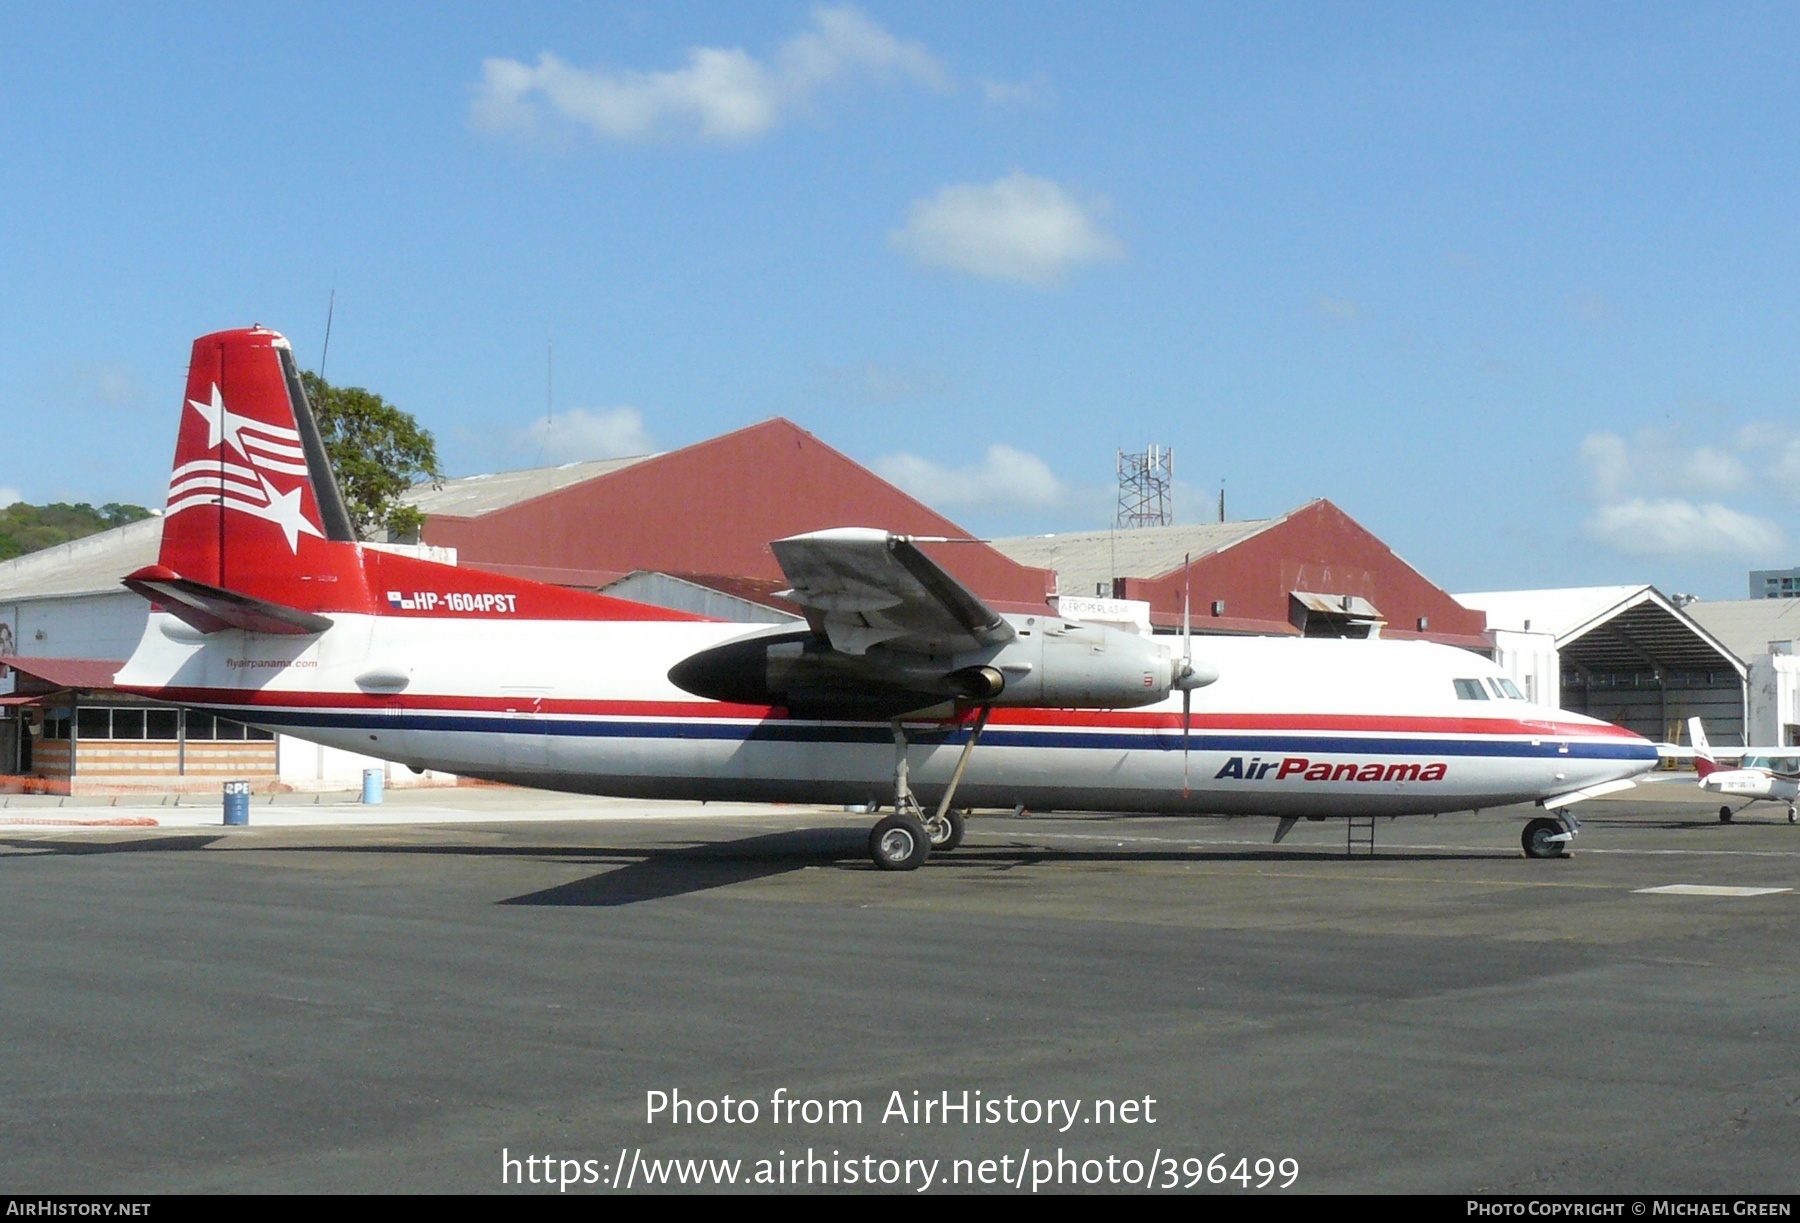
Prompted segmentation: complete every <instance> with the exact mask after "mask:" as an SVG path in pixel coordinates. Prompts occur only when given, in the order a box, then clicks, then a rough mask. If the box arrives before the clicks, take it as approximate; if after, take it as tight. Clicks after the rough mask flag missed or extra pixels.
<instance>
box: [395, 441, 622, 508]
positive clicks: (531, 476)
mask: <svg viewBox="0 0 1800 1223" xmlns="http://www.w3.org/2000/svg"><path fill="white" fill-rule="evenodd" d="M655 457H656V456H655V455H653V454H638V455H632V456H631V457H629V458H623V459H589V460H587V461H586V462H581V463H563V464H561V465H560V466H557V467H527V468H524V469H522V470H519V471H497V472H493V473H492V474H489V475H484V476H459V477H457V478H456V479H454V480H445V481H444V483H443V485H442V487H439V488H433V487H432V486H431V485H429V484H420V485H418V486H416V487H415V488H413V489H412V490H411V491H410V492H408V493H407V494H406V495H405V497H403V498H402V500H403V501H405V502H406V504H408V505H411V506H415V507H417V508H418V509H419V510H422V511H423V512H424V513H427V514H445V515H448V516H450V517H453V518H470V517H473V516H475V515H477V514H488V513H492V512H493V511H495V510H503V509H505V508H506V507H507V506H509V505H517V504H519V502H521V501H530V500H531V499H532V498H533V497H542V496H544V495H545V494H546V493H553V492H556V491H557V490H558V489H562V488H567V487H569V486H570V485H571V484H580V483H582V482H583V481H586V480H593V479H596V478H598V477H600V476H606V475H611V474H612V473H613V472H615V471H623V470H624V469H625V468H627V467H630V466H632V465H633V464H634V463H642V462H643V461H644V460H645V459H653V458H655Z"/></svg>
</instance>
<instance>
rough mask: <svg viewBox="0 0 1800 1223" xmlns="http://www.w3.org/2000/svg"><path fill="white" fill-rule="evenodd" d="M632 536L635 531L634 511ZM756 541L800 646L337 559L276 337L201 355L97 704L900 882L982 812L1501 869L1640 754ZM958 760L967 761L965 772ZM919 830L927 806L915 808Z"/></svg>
mask: <svg viewBox="0 0 1800 1223" xmlns="http://www.w3.org/2000/svg"><path fill="white" fill-rule="evenodd" d="M647 512H648V511H647ZM922 542H925V543H928V541H918V540H912V539H908V538H905V537H901V536H894V535H890V534H888V533H887V532H885V531H880V530H872V529H865V528H846V529H839V530H828V531H818V532H814V533H811V534H806V535H799V536H795V537H793V538H790V539H783V540H777V541H775V542H774V544H773V549H774V552H775V555H776V557H777V558H778V560H779V562H780V564H781V567H782V569H783V570H784V571H785V573H786V574H787V577H788V580H789V582H790V583H791V584H792V586H793V590H792V591H791V592H790V595H789V597H790V598H791V599H792V600H793V601H794V602H796V603H798V604H799V605H800V606H801V607H802V608H804V610H805V612H806V621H805V623H800V622H794V623H793V624H781V625H746V624H740V623H723V622H720V621H717V620H712V619H708V618H705V617H701V616H696V615H690V614H687V613H684V612H679V611H672V610H668V609H664V608H658V607H650V606H645V605H642V604H637V603H632V602H627V601H624V600H620V599H616V598H609V597H607V596H604V595H600V594H592V593H586V592H581V591H573V590H568V589H564V588H561V587H557V586H550V585H543V584H539V583H535V582H529V581H523V580H519V579H515V578H510V577H506V576H502V575H498V574H493V573H486V572H483V571H481V570H479V569H474V568H466V567H459V566H455V565H444V564H436V563H432V562H429V561H425V560H421V559H419V558H417V557H416V556H412V555H407V554H404V553H402V552H397V551H392V550H384V549H383V548H381V547H379V546H376V545H369V544H362V543H359V542H357V539H356V535H355V532H354V530H353V528H352V524H351V521H350V518H349V516H348V514H347V512H346V510H345V507H344V502H343V498H342V496H341V495H340V493H339V491H338V487H337V483H336V480H335V479H334V477H333V475H332V472H331V468H330V465H329V463H328V461H327V459H326V457H325V451H324V447H323V445H322V443H321V441H320V437H319V433H318V429H317V427H316V425H315V424H314V421H313V418H312V413H311V409H310V408H309V407H308V406H307V403H306V397H305V393H304V391H303V390H302V389H301V383H300V378H299V371H298V369H297V367H296V366H295V363H294V358H293V354H292V352H291V350H290V349H289V347H288V344H287V342H286V341H285V340H284V339H282V337H281V336H279V335H277V334H276V333H274V332H272V331H268V330H265V329H262V328H250V329H247V330H237V331H224V332H219V333H217V334H214V335H209V336H205V337H202V338H201V339H199V340H197V341H195V344H194V350H193V361H192V365H191V366H190V369H189V372H188V382H187V394H186V401H185V404H184V406H183V409H182V420H181V428H180V433H179V438H178V442H177V446H176V451H175V465H174V473H173V476H172V477H171V479H170V482H169V499H168V505H167V508H166V510H165V511H164V518H163V538H162V550H161V553H160V556H159V559H158V563H157V564H155V565H152V566H149V567H147V568H144V569H141V570H139V571H137V572H135V573H133V574H131V575H130V576H129V577H128V578H127V579H126V585H127V586H128V587H130V588H131V589H132V590H134V591H136V592H138V593H139V594H141V595H143V596H144V597H145V598H147V599H149V600H150V601H151V603H152V604H153V610H152V613H151V615H150V618H149V622H148V626H147V627H146V629H145V632H144V636H143V638H142V640H141V642H140V643H139V645H138V647H137V649H136V651H135V652H134V653H133V654H132V657H131V659H130V660H129V662H127V664H126V665H125V667H124V669H123V670H122V671H121V672H120V673H119V675H118V677H117V679H116V681H115V682H116V684H117V686H118V687H119V688H121V689H123V690H125V691H129V692H134V693H139V694H142V695H144V696H146V697H151V698H155V699H158V700H163V701H168V702H172V703H175V704H181V705H188V706H193V707H196V708H201V709H206V710H211V711H213V712H215V713H217V714H220V715H223V716H226V717H230V718H233V719H237V720H239V721H243V722H247V723H250V724H252V725H256V726H260V727H264V728H267V729H270V730H276V731H281V732H283V733H286V734H290V735H295V736H298V737H300V738H302V739H306V740H311V741H313V742H317V743H322V744H326V745H329V746H332V747H338V748H343V749H346V750H350V751H357V752H363V753H366V754H368V755H372V756H377V757H381V758H384V759H387V760H391V761H395V762H398V763H402V764H405V765H409V766H411V767H413V768H415V769H426V768H431V769H440V770H444V771H448V772H453V773H457V774H461V775H463V776H468V777H477V778H488V779H492V780H497V781H504V782H513V783H518V784H522V785H528V786H537V787H541V788H546V789H556V790H569V791H576V792H581V793H590V794H607V795H620V796H635V797H645V798H669V799H712V800H738V801H781V802H803V803H831V804H838V803H843V804H847V805H848V804H870V805H871V807H872V808H874V807H875V806H877V805H884V806H891V807H892V808H893V812H892V814H890V815H888V816H886V817H885V818H883V819H881V820H880V821H879V822H878V823H877V824H876V825H875V827H874V830H873V832H872V833H871V835H870V840H869V843H870V853H871V856H872V857H873V858H874V860H875V862H876V863H877V864H879V865H880V866H883V867H886V868H889V869H910V868H913V867H916V866H918V865H920V864H921V863H922V862H924V861H925V860H926V858H927V857H928V856H929V854H930V853H931V852H932V850H933V848H936V849H939V850H943V849H950V848H954V847H955V845H956V844H957V843H958V842H960V840H961V838H962V832H963V825H962V818H961V815H960V814H959V811H960V810H963V809H966V808H968V807H974V806H985V807H1004V808H1013V807H1025V808H1030V809H1037V810H1050V809H1054V810H1103V811H1132V812H1164V813H1187V814H1196V815H1197V814H1227V815H1267V816H1274V817H1277V818H1278V819H1279V820H1280V824H1279V825H1278V828H1277V831H1276V834H1275V839H1276V840H1277V841H1279V840H1280V839H1281V838H1282V837H1283V836H1285V835H1286V834H1287V832H1288V831H1289V830H1290V829H1291V828H1292V827H1293V826H1294V824H1295V822H1296V821H1297V820H1300V819H1325V818H1330V817H1338V818H1345V817H1349V818H1365V817H1377V816H1399V815H1414V814H1430V813H1437V812H1446V811H1460V810H1469V809H1482V808H1489V807H1499V806H1505V805H1508V804H1512V803H1519V802H1528V801H1535V802H1537V803H1539V804H1540V805H1541V806H1543V807H1544V808H1546V810H1547V811H1549V812H1551V813H1553V814H1552V815H1547V816H1545V817H1540V818H1537V819H1533V820H1532V821H1531V822H1530V823H1529V824H1528V825H1527V827H1526V829H1525V835H1524V847H1525V852H1526V853H1527V854H1528V855H1530V856H1532V857H1550V856H1556V855H1559V854H1562V853H1563V852H1565V851H1566V848H1567V843H1568V841H1569V839H1570V838H1571V837H1572V836H1573V835H1574V834H1575V832H1576V831H1577V829H1578V825H1577V824H1576V822H1575V821H1574V820H1573V819H1572V818H1570V817H1569V816H1568V814H1567V807H1568V805H1569V804H1571V803H1573V802H1575V801H1577V800H1580V799H1583V798H1588V797H1592V796H1594V795H1597V794H1602V793H1607V792H1610V791H1612V790H1616V789H1620V788H1623V787H1626V786H1629V785H1631V784H1632V783H1631V781H1630V780H1629V779H1630V778H1631V777H1632V776H1633V775H1635V774H1637V773H1640V772H1642V771H1644V770H1646V769H1649V768H1651V767H1652V766H1653V765H1655V763H1656V759H1657V755H1656V749H1655V748H1654V747H1653V746H1652V745H1651V744H1650V743H1648V742H1646V741H1645V740H1643V739H1641V738H1639V737H1638V736H1637V735H1634V734H1631V733H1630V732H1628V731H1624V730H1621V729H1619V728H1618V727H1615V726H1611V725H1608V724H1606V723H1604V722H1598V721H1595V720H1593V719H1590V718H1585V717H1582V716H1579V715H1577V714H1572V713H1566V712H1562V711H1559V710H1554V709H1548V708H1543V707H1539V706H1537V705H1534V704H1532V703H1530V702H1528V701H1526V700H1524V699H1523V698H1522V697H1521V696H1520V695H1519V693H1518V690H1517V689H1516V688H1514V687H1513V686H1512V684H1511V682H1510V681H1509V680H1507V679H1506V678H1505V677H1504V676H1503V675H1502V674H1501V673H1500V671H1499V669H1498V668H1497V667H1495V666H1494V665H1493V664H1492V663H1491V662H1489V661H1488V660H1486V659H1483V658H1481V657H1479V656H1477V655H1475V654H1472V653H1470V652H1467V651H1464V650H1459V649H1454V648H1452V647H1448V646H1441V645H1435V644H1431V643H1426V642H1418V641H1382V640H1355V641H1338V640H1309V639H1279V638H1254V637H1244V638H1226V637H1207V638H1203V639H1202V641H1203V645H1202V647H1201V648H1200V649H1199V650H1197V651H1196V650H1195V648H1194V642H1193V641H1192V639H1191V638H1189V637H1188V636H1187V634H1186V633H1185V632H1184V633H1183V635H1182V636H1181V637H1180V638H1167V637H1165V638H1162V639H1155V638H1147V637H1143V636H1140V635H1137V634H1133V633H1130V632H1126V631H1123V630H1119V629H1114V628H1109V627H1103V626H1099V625H1093V624H1085V623H1081V622H1078V621H1075V620H1071V619H1068V618H1065V617H1059V616H1057V615H1056V614H1054V613H1053V612H1051V611H1050V610H1049V609H1048V608H1046V610H1045V612H1044V613H1042V614H1038V615H1018V614H1005V615H1002V614H999V613H997V612H995V611H993V610H991V609H990V608H988V607H987V606H986V605H985V604H984V603H983V602H982V601H981V600H980V599H979V598H977V597H976V596H975V595H974V594H973V593H971V592H970V591H969V590H968V589H967V588H965V587H964V586H963V585H962V584H961V583H959V582H958V581H957V580H956V579H955V578H953V577H952V576H951V575H950V574H949V573H948V572H946V571H945V570H944V569H943V568H942V567H940V566H939V565H938V564H937V562H936V561H934V560H933V559H932V558H931V556H930V555H929V554H928V552H927V550H926V548H922V547H921V546H920V544H921V543H922ZM977 744H979V749H977ZM923 804H933V806H932V807H931V808H929V809H928V808H927V807H926V806H925V805H923Z"/></svg>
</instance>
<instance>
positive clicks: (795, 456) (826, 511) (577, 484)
mask: <svg viewBox="0 0 1800 1223" xmlns="http://www.w3.org/2000/svg"><path fill="white" fill-rule="evenodd" d="M557 473H566V474H568V475H569V476H571V477H572V478H571V479H570V480H569V481H567V482H561V483H559V482H558V481H557V480H556V475H557ZM511 474H514V473H509V475H511ZM518 474H526V475H530V474H537V475H539V476H540V477H541V478H540V481H539V484H537V485H532V484H522V483H520V482H519V481H517V480H516V479H514V480H509V479H508V477H507V476H497V477H475V478H473V479H470V480H458V481H453V482H451V483H450V484H448V485H446V487H445V488H443V489H441V490H435V491H421V492H420V493H419V494H418V495H417V496H416V497H415V498H414V499H413V500H414V502H415V504H417V505H418V507H419V508H420V509H422V510H424V511H425V513H426V514H427V515H428V518H427V521H426V524H425V528H424V531H423V542H424V543H426V544H430V545H433V546H436V547H445V548H455V549H456V552H457V556H458V558H459V562H460V563H461V564H464V565H469V566H473V567H475V568H479V569H489V570H493V571H495V572H498V573H506V574H510V575H513V576H516V577H524V578H533V579H536V580H538V581H549V582H559V583H562V584H564V585H578V586H595V587H599V586H605V585H608V584H610V583H611V582H613V581H615V580H617V579H618V578H621V577H623V576H625V575H626V574H628V573H631V572H634V571H638V570H646V571H653V572H659V573H672V574H687V575H693V574H712V575H718V576H721V577H726V578H753V579H761V580H764V581H777V580H779V579H780V578H781V566H780V565H778V564H776V562H775V554H774V553H773V552H771V551H770V549H769V543H770V541H771V540H776V539H783V538H786V537H787V536H789V535H798V534H801V533H803V532H806V531H817V530H823V529H825V528H827V527H848V526H870V527H880V528H883V529H885V530H888V531H893V532H896V533H898V534H904V535H925V536H945V537H948V538H951V539H960V540H970V541H971V542H967V543H958V544H932V545H926V549H925V550H926V551H927V552H929V553H930V554H931V555H932V557H933V559H935V560H936V561H937V562H938V563H939V564H941V565H943V566H944V568H946V569H948V570H949V571H950V572H951V573H953V574H955V575H956V576H957V577H958V578H960V579H961V580H962V581H963V582H964V583H966V584H967V585H968V586H969V587H970V588H971V589H972V590H974V591H976V592H977V593H978V594H980V595H981V596H982V597H983V598H985V599H987V600H988V601H989V602H990V603H992V604H994V605H995V606H996V607H998V608H999V609H1000V610H1003V611H1012V610H1026V609H1032V610H1039V609H1042V608H1043V606H1044V599H1045V596H1046V595H1048V594H1051V593H1052V592H1053V586H1052V581H1053V577H1052V575H1050V574H1048V573H1045V572H1044V571H1042V570H1040V569H1036V568H1033V567H1031V566H1029V565H1023V564H1020V563H1019V562H1017V561H1015V560H1011V559H1009V558H1007V557H1005V556H1003V555H1001V554H1000V553H999V552H997V551H995V550H994V549H993V548H991V547H989V546H988V545H986V544H983V543H976V542H973V541H972V540H973V537H972V536H970V534H969V533H968V532H967V531H965V530H964V529H963V528H962V527H959V526H957V525H956V524H955V523H954V522H951V521H950V520H949V519H948V518H945V517H944V516H943V515H942V514H939V513H937V512H936V511H934V510H932V509H930V508H928V507H927V506H925V505H924V504H922V503H920V502H918V501H916V500H914V499H913V498H912V497H909V496H907V495H906V494H905V493H903V492H901V491H900V490H899V489H897V488H895V487H894V486H893V485H892V484H889V483H888V482H887V481H886V480H883V479H882V478H881V477H879V476H877V475H876V474H875V473H874V472H872V471H870V470H869V469H868V468H866V467H864V466H862V465H861V464H860V463H857V462H855V461H854V460H852V459H850V458H848V457H846V456H845V455H843V454H840V453H839V452H838V451H836V450H833V449H832V448H831V447H830V446H827V445H826V444H825V443H824V442H822V441H820V440H819V439H818V438H816V437H814V436H813V435H812V434H810V433H808V432H807V431H806V430H804V429H802V428H800V427H799V426H798V425H795V424H794V423H792V422H791V421H787V420H781V419H775V420H767V421H764V422H762V423H761V424H758V425H752V426H750V427H749V428H748V429H739V430H738V431H737V432H735V433H727V434H725V435H724V436H723V437H716V438H713V439H711V440H710V441H704V442H699V443H697V444H695V445H692V446H687V447H684V448H683V449H681V450H675V451H671V452H669V453H667V454H659V455H652V456H649V457H646V458H641V459H628V460H616V459H615V460H602V461H600V462H598V463H591V464H582V463H577V464H570V465H569V466H568V467H564V468H550V469H547V470H540V472H538V473H518ZM483 481H488V482H491V485H484V484H483ZM540 486H543V487H542V491H539V487H540ZM490 487H491V494H492V495H488V494H489V490H490Z"/></svg>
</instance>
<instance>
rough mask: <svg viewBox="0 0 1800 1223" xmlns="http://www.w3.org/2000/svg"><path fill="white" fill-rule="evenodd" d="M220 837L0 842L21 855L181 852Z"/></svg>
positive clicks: (14, 839) (12, 839) (8, 839)
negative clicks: (18, 851)
mask: <svg viewBox="0 0 1800 1223" xmlns="http://www.w3.org/2000/svg"><path fill="white" fill-rule="evenodd" d="M224 839H225V838H224V835H223V834H222V833H220V834H210V835H209V834H206V833H201V834H199V835H196V836H183V837H169V836H149V837H139V838H137V839H135V840H131V841H39V840H33V839H31V838H29V837H0V845H4V846H6V847H7V848H8V849H17V850H25V851H27V852H26V853H24V854H21V855H20V856H21V857H42V856H44V855H46V854H48V855H60V856H64V857H69V856H74V855H77V854H142V853H170V852H173V853H183V852H187V851H191V850H196V849H205V848H207V847H208V846H209V845H212V844H213V843H214V842H216V841H222V840H224Z"/></svg>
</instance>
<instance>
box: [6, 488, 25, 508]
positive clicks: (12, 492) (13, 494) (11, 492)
mask: <svg viewBox="0 0 1800 1223" xmlns="http://www.w3.org/2000/svg"><path fill="white" fill-rule="evenodd" d="M23 500H25V494H24V493H22V492H20V491H19V490H18V489H16V488H12V487H10V486H8V485H0V510H3V509H5V508H6V507H7V506H9V505H15V504H17V503H18V502H20V501H23Z"/></svg>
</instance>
